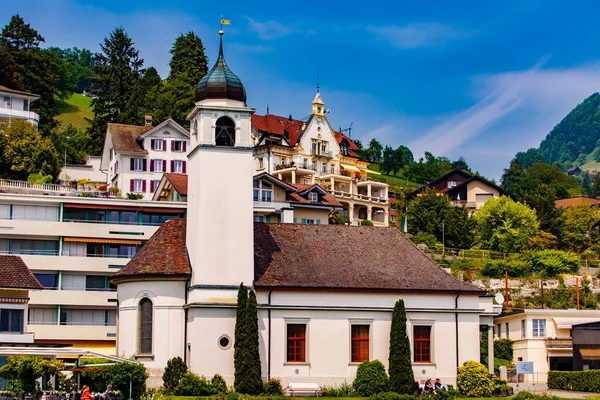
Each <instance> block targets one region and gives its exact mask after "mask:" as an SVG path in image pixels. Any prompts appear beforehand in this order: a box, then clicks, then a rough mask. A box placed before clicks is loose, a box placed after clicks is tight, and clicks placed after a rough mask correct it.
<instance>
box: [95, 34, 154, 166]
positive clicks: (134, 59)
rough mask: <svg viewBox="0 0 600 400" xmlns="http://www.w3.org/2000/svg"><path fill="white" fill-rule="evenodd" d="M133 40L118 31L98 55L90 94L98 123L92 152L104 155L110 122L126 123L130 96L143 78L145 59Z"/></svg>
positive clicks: (106, 41) (109, 38) (102, 45)
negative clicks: (141, 57)
mask: <svg viewBox="0 0 600 400" xmlns="http://www.w3.org/2000/svg"><path fill="white" fill-rule="evenodd" d="M133 45H134V42H133V40H132V39H131V38H130V37H129V36H128V35H127V33H125V31H124V30H123V28H115V30H113V31H112V32H111V33H110V35H109V37H107V38H104V42H103V43H102V44H100V47H101V49H102V53H100V54H96V63H95V64H94V74H93V75H92V78H91V82H92V85H93V89H92V90H91V91H90V92H91V94H92V96H93V100H92V108H93V109H94V120H93V121H92V128H91V141H90V152H92V154H96V153H100V152H101V151H102V145H103V143H104V136H105V134H106V123H107V122H123V117H124V116H125V114H124V113H125V111H126V106H127V103H128V102H129V99H130V97H129V95H130V94H131V93H132V92H133V88H134V86H135V84H136V82H137V81H138V79H140V76H141V73H142V70H141V68H142V65H143V64H144V60H143V59H140V58H139V52H138V50H136V49H135V47H134V46H133Z"/></svg>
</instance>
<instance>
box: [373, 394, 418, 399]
mask: <svg viewBox="0 0 600 400" xmlns="http://www.w3.org/2000/svg"><path fill="white" fill-rule="evenodd" d="M369 399H370V400H415V396H413V395H410V394H399V393H396V392H381V393H377V394H374V395H373V396H371V397H369Z"/></svg>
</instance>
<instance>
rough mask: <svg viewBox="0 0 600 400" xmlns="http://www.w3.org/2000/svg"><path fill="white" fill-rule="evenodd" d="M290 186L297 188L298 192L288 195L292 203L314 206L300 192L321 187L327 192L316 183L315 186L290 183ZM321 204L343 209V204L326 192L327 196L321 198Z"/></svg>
mask: <svg viewBox="0 0 600 400" xmlns="http://www.w3.org/2000/svg"><path fill="white" fill-rule="evenodd" d="M288 185H290V186H293V187H295V188H296V190H297V192H295V193H290V194H289V195H288V200H289V201H290V203H301V204H314V203H311V202H310V201H308V199H306V198H305V197H303V196H301V195H300V193H299V192H304V191H305V190H308V189H311V188H313V187H319V188H321V189H322V190H323V191H325V189H323V188H322V187H321V186H319V185H317V184H316V183H315V184H314V185H302V184H298V183H289V184H288ZM321 203H322V204H323V205H326V206H331V207H342V204H341V203H340V202H339V201H337V200H336V198H335V197H333V195H332V194H331V193H329V192H326V194H325V195H323V196H322V197H321Z"/></svg>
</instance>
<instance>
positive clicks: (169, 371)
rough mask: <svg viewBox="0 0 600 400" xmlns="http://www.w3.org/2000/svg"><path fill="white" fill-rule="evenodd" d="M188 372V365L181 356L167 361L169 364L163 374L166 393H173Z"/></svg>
mask: <svg viewBox="0 0 600 400" xmlns="http://www.w3.org/2000/svg"><path fill="white" fill-rule="evenodd" d="M186 372H187V365H186V364H185V362H184V361H183V359H182V358H181V357H174V358H171V359H170V360H168V361H167V366H166V367H165V371H164V372H163V375H162V380H163V387H164V388H165V392H166V393H171V392H172V391H173V390H174V389H175V388H176V387H177V385H178V384H179V381H180V380H181V378H182V377H183V375H184V374H185V373H186Z"/></svg>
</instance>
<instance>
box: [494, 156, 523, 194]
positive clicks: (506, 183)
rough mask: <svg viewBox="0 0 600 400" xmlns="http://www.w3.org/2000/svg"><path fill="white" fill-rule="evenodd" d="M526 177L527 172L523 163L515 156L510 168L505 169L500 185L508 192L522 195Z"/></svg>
mask: <svg viewBox="0 0 600 400" xmlns="http://www.w3.org/2000/svg"><path fill="white" fill-rule="evenodd" d="M524 179H525V172H524V171H523V168H521V163H520V162H519V159H518V158H514V159H513V160H512V161H511V163H510V167H509V168H508V169H505V170H504V173H503V174H502V177H501V178H500V181H501V182H502V184H501V185H500V186H501V187H502V189H504V190H506V191H507V192H509V193H511V194H513V195H515V196H520V195H521V185H522V184H523V180H524Z"/></svg>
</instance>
